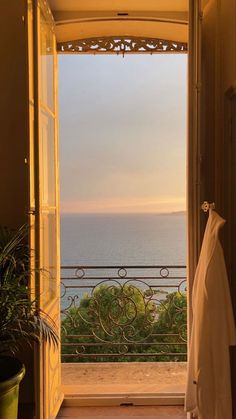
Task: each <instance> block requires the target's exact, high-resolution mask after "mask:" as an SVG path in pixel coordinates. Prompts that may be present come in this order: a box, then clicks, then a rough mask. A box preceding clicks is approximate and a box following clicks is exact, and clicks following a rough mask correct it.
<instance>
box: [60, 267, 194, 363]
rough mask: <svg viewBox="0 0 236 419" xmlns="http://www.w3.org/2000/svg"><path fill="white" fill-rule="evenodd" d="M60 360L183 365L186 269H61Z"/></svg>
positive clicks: (184, 353) (185, 342) (184, 356)
mask: <svg viewBox="0 0 236 419" xmlns="http://www.w3.org/2000/svg"><path fill="white" fill-rule="evenodd" d="M61 291H62V295H61V301H62V310H61V316H62V360H63V361H70V362H73V361H83V360H86V361H88V360H89V359H91V358H95V359H97V360H103V361H104V360H108V359H109V360H110V359H117V360H119V361H120V360H124V359H125V358H126V359H132V360H139V359H140V357H142V359H145V357H146V358H149V359H152V360H165V361H170V360H186V350H187V333H186V275H185V267H184V266H174V267H173V266H158V267H153V266H142V267H140V266H137V267H133V266H132V267H130V266H129V267H119V266H118V267H79V266H78V267H69V266H67V267H62V286H61Z"/></svg>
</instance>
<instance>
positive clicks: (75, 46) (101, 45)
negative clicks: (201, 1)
mask: <svg viewBox="0 0 236 419" xmlns="http://www.w3.org/2000/svg"><path fill="white" fill-rule="evenodd" d="M187 49H188V47H187V43H186V42H177V41H170V40H167V39H159V38H143V37H132V36H130V37H115V36H113V37H102V38H87V39H77V40H73V41H66V42H58V44H57V50H58V52H61V53H77V54H107V53H109V54H111V53H113V54H123V55H124V54H131V53H148V54H155V53H185V52H187Z"/></svg>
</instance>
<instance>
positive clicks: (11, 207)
mask: <svg viewBox="0 0 236 419" xmlns="http://www.w3.org/2000/svg"><path fill="white" fill-rule="evenodd" d="M24 17H25V1H24V0H11V1H9V0H3V1H2V2H1V13H0V43H1V58H2V62H1V66H0V85H1V95H0V120H1V148H0V155H1V164H0V197H1V205H0V223H1V224H2V225H7V226H9V227H17V226H19V225H21V224H23V223H25V222H26V221H27V206H28V164H27V160H25V159H28V106H27V98H28V88H27V85H28V82H27V54H26V52H27V51H26V49H27V42H26V25H25V20H24Z"/></svg>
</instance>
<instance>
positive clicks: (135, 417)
mask: <svg viewBox="0 0 236 419" xmlns="http://www.w3.org/2000/svg"><path fill="white" fill-rule="evenodd" d="M186 417H187V416H186V413H184V411H183V407H182V406H117V407H65V408H61V410H60V413H59V415H58V419H75V418H78V419H113V418H114V419H123V418H132V419H140V418H145V419H186Z"/></svg>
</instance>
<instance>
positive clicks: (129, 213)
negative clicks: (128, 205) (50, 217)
mask: <svg viewBox="0 0 236 419" xmlns="http://www.w3.org/2000/svg"><path fill="white" fill-rule="evenodd" d="M186 213H187V210H178V211H161V212H148V211H147V212H95V211H94V212H80V211H77V212H71V211H69V212H66V211H60V215H166V214H169V215H170V214H186Z"/></svg>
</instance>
